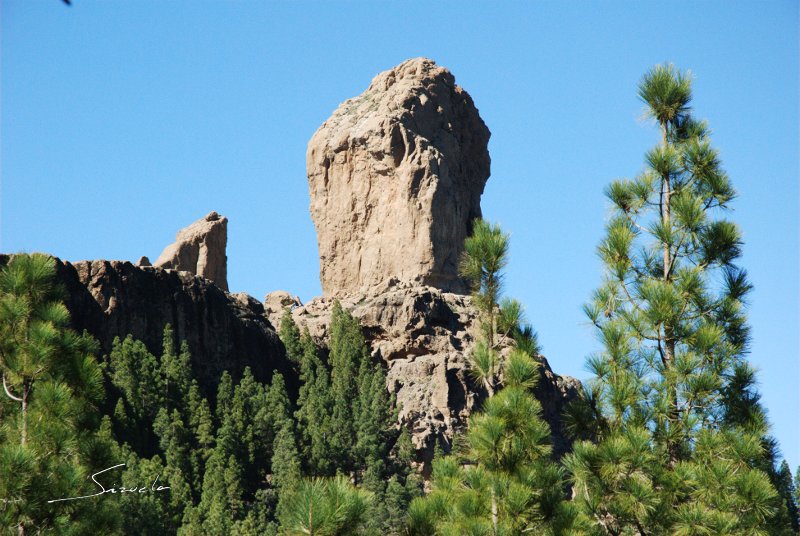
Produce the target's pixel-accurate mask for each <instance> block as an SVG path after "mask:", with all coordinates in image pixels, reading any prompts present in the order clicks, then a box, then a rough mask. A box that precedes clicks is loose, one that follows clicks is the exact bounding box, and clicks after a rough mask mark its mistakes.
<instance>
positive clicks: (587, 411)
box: [565, 66, 785, 535]
mask: <svg viewBox="0 0 800 536" xmlns="http://www.w3.org/2000/svg"><path fill="white" fill-rule="evenodd" d="M639 95H640V97H641V98H642V100H643V101H644V103H645V104H646V106H647V111H648V113H649V115H650V116H651V117H652V118H653V119H654V120H655V122H656V123H657V125H658V127H659V130H660V143H659V144H658V145H657V146H656V147H654V148H653V149H652V150H650V151H649V152H648V153H647V155H646V157H645V160H646V164H647V165H646V169H645V171H644V172H643V173H641V174H640V175H639V176H637V177H636V178H635V179H632V180H628V179H625V180H618V181H615V182H613V183H612V184H611V186H610V187H609V188H608V190H607V195H608V198H609V199H610V200H611V202H612V204H613V207H614V211H613V216H612V218H611V220H610V222H609V223H608V226H607V230H606V238H605V239H604V240H603V241H602V243H601V244H600V246H599V248H598V249H599V254H600V257H601V258H602V260H603V262H604V263H605V266H606V280H605V282H604V284H603V286H602V287H600V288H599V289H598V290H597V291H596V292H595V294H594V296H593V299H592V301H591V302H590V303H589V304H588V305H587V306H586V307H585V310H586V314H587V315H588V317H589V318H590V320H591V321H592V323H593V324H594V325H595V326H596V328H597V331H598V335H599V338H600V340H601V342H602V344H603V347H604V349H603V351H602V352H601V353H600V354H598V355H596V356H592V357H591V358H590V359H589V361H588V364H589V368H590V369H591V371H592V373H593V374H594V379H593V380H592V381H591V382H590V383H589V384H588V386H587V393H586V397H585V401H584V402H585V403H584V404H583V405H582V406H579V407H575V408H573V412H572V415H571V417H572V421H573V424H574V426H575V429H576V431H578V432H580V433H581V434H583V435H584V437H589V438H591V440H588V441H583V442H580V443H577V444H576V445H575V447H574V452H573V453H572V454H571V455H569V456H568V457H567V459H566V462H565V466H566V467H567V469H568V470H569V472H570V473H571V475H572V481H573V484H574V493H575V496H576V500H575V502H576V504H577V505H578V506H579V508H580V510H581V514H582V516H583V517H584V518H585V520H586V521H587V522H588V523H590V524H591V526H592V532H591V533H593V534H612V535H617V534H768V533H769V534H779V533H781V529H782V527H781V525H784V523H782V522H781V520H780V511H781V510H780V508H779V506H780V504H779V501H778V500H777V494H776V490H775V488H774V486H773V485H772V483H771V481H770V478H769V475H768V474H767V472H768V471H771V470H773V469H772V467H773V460H769V459H768V457H769V453H768V452H767V451H766V450H765V448H764V446H765V438H766V435H767V432H768V430H767V423H766V419H765V418H764V414H763V411H762V410H761V409H760V407H759V406H758V398H757V396H755V397H754V396H751V394H752V393H753V390H752V370H751V369H750V368H749V367H748V364H747V362H746V360H745V358H744V356H745V354H746V351H747V342H748V328H747V325H746V322H745V316H744V307H743V300H744V298H745V296H746V294H747V292H748V291H749V290H750V284H749V283H748V281H747V277H746V274H745V272H744V270H742V269H741V268H739V267H738V266H736V264H735V261H736V259H737V258H738V257H739V255H740V250H741V234H740V232H739V230H738V228H737V227H736V225H735V224H733V223H731V222H730V221H728V220H725V219H723V218H722V215H723V214H724V209H726V208H728V205H729V203H730V201H731V200H732V199H733V198H734V195H735V192H734V190H733V187H732V186H731V184H730V181H729V179H728V176H727V175H726V174H725V172H724V171H723V170H722V167H721V164H720V161H719V157H718V154H717V151H716V150H715V149H714V148H713V147H712V146H711V143H710V139H709V129H708V126H707V125H706V124H705V123H704V122H701V121H697V120H695V119H694V118H693V117H692V116H691V113H690V107H689V103H690V101H691V83H690V78H689V76H688V75H686V74H682V73H680V72H678V71H677V70H675V69H674V68H673V67H672V66H657V67H655V68H654V69H653V70H651V71H650V72H649V73H647V74H646V75H645V77H644V78H643V80H642V82H641V85H640V87H639ZM764 469H766V471H767V472H765V470H764ZM784 526H785V525H784Z"/></svg>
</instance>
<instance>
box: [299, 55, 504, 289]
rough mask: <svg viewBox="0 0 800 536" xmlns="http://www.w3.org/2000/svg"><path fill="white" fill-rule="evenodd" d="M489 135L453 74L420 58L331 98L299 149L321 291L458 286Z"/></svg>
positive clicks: (484, 170) (485, 174)
mask: <svg viewBox="0 0 800 536" xmlns="http://www.w3.org/2000/svg"><path fill="white" fill-rule="evenodd" d="M489 135H490V133H489V129H488V128H487V127H486V125H485V124H484V122H483V120H482V119H481V118H480V115H479V114H478V110H477V108H476V107H475V105H474V104H473V102H472V98H470V96H469V95H468V94H467V92H466V91H464V90H463V89H462V88H460V87H459V86H457V85H456V84H455V79H454V78H453V75H452V74H451V73H450V72H449V71H448V70H447V69H444V68H442V67H439V66H437V65H436V64H435V63H434V62H433V61H432V60H429V59H425V58H416V59H411V60H408V61H405V62H403V63H401V64H400V65H398V66H397V67H395V68H394V69H390V70H388V71H385V72H383V73H381V74H379V75H378V76H376V77H375V78H374V79H373V81H372V83H371V84H370V86H369V88H367V90H366V91H365V92H364V93H362V94H361V95H359V96H358V97H355V98H353V99H350V100H347V101H345V102H344V103H343V104H342V105H341V106H339V108H338V109H337V110H336V111H335V112H334V113H333V115H332V116H331V117H330V119H328V120H327V121H325V123H324V124H323V125H322V126H321V127H320V128H319V130H317V132H316V133H315V134H314V136H313V137H312V138H311V141H310V142H309V144H308V152H307V155H306V165H307V172H308V184H309V189H310V193H311V217H312V219H313V220H314V225H315V226H316V229H317V241H318V243H319V254H320V280H321V282H322V289H323V292H324V293H325V294H326V295H344V294H348V293H353V294H363V293H365V292H369V291H374V290H382V289H384V288H386V285H387V282H389V281H390V280H397V281H400V282H414V283H416V284H418V285H429V286H433V287H437V288H440V289H444V290H450V291H457V292H460V291H464V290H465V287H464V284H463V281H462V280H461V279H460V278H459V276H458V269H457V268H458V259H459V255H460V253H461V250H462V245H463V243H464V238H465V237H466V236H467V234H468V232H469V230H470V225H471V221H472V220H473V219H474V218H477V217H480V216H481V209H480V198H481V194H482V193H483V188H484V185H485V184H486V180H487V179H488V177H489V164H490V161H489V152H488V150H487V144H488V142H489Z"/></svg>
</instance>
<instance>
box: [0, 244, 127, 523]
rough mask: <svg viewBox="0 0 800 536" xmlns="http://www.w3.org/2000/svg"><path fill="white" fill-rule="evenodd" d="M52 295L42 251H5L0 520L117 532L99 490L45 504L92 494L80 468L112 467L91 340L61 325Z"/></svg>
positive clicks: (61, 313)
mask: <svg viewBox="0 0 800 536" xmlns="http://www.w3.org/2000/svg"><path fill="white" fill-rule="evenodd" d="M62 298H63V294H62V291H61V289H60V288H59V287H58V286H57V284H56V282H55V260H54V259H53V258H52V257H49V256H46V255H40V254H35V255H15V256H14V257H12V258H11V260H10V261H9V262H8V264H7V265H6V266H4V267H2V269H0V375H2V384H3V394H2V395H0V396H2V397H3V398H4V399H5V403H4V404H3V419H2V422H0V498H2V504H0V523H2V526H3V528H4V531H8V532H9V533H12V532H13V533H16V534H18V535H20V536H22V535H24V534H26V533H27V534H35V533H41V532H55V533H64V534H78V533H81V531H84V533H85V531H88V530H90V527H91V529H96V530H99V531H102V532H106V533H114V532H116V531H117V525H118V520H117V517H116V515H114V512H115V511H116V505H115V504H114V503H111V502H107V501H104V500H102V498H100V497H98V500H95V501H59V502H55V503H48V501H51V500H55V499H61V498H68V497H76V496H80V495H87V494H90V493H95V492H96V491H97V490H96V488H95V487H94V486H93V485H91V486H90V485H88V484H87V480H88V477H89V475H91V474H92V473H93V472H94V471H95V470H96V468H97V467H104V465H103V464H106V463H108V464H109V466H110V465H113V463H109V456H110V447H111V445H110V444H109V442H108V438H107V437H106V436H103V435H102V434H100V433H99V432H100V431H99V427H100V424H101V422H100V416H99V412H98V411H97V406H98V404H99V403H100V402H101V401H102V398H103V394H104V393H103V388H102V373H101V370H100V367H99V366H98V364H97V362H96V359H95V357H94V354H95V353H96V351H97V344H96V342H95V341H94V340H92V339H91V338H90V337H89V336H88V335H86V334H83V335H78V334H76V333H75V332H73V331H72V330H70V329H69V328H68V325H69V313H68V311H67V309H66V307H65V306H64V304H63V303H62V302H61V300H62ZM90 484H91V482H90Z"/></svg>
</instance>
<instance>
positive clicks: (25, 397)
mask: <svg viewBox="0 0 800 536" xmlns="http://www.w3.org/2000/svg"><path fill="white" fill-rule="evenodd" d="M29 391H30V385H29V384H28V380H23V382H22V433H21V434H20V435H21V441H20V443H21V445H22V446H23V447H24V446H25V444H26V443H27V442H28V394H29ZM20 530H22V526H21V525H20Z"/></svg>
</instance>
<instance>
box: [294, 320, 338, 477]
mask: <svg viewBox="0 0 800 536" xmlns="http://www.w3.org/2000/svg"><path fill="white" fill-rule="evenodd" d="M300 343H301V345H302V348H303V355H302V358H301V362H300V382H301V385H300V393H299V396H298V399H297V411H296V413H295V417H296V419H297V422H298V429H299V430H300V435H301V438H302V449H301V450H302V454H303V456H302V457H303V460H304V466H305V467H304V472H305V474H310V475H315V476H323V475H332V474H334V472H335V469H334V464H333V460H334V455H333V452H332V447H331V439H330V437H331V430H332V427H331V407H332V401H331V391H330V373H329V372H328V369H327V368H326V367H325V365H324V364H323V362H322V360H321V359H320V358H319V354H318V351H317V347H316V345H315V344H314V341H313V340H312V339H311V335H310V334H309V332H308V330H307V329H305V330H303V335H302V336H301V339H300Z"/></svg>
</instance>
